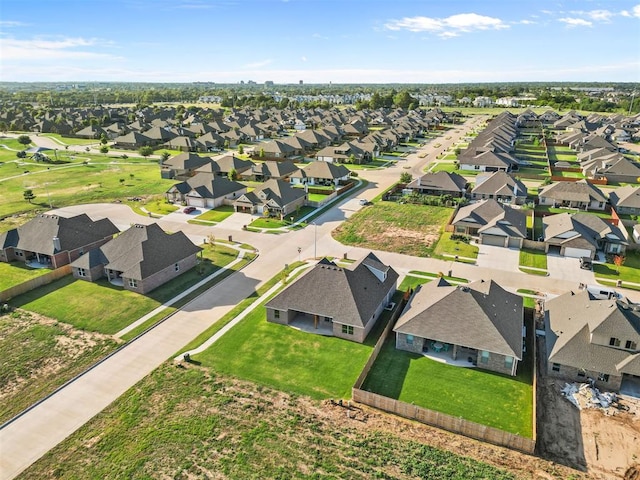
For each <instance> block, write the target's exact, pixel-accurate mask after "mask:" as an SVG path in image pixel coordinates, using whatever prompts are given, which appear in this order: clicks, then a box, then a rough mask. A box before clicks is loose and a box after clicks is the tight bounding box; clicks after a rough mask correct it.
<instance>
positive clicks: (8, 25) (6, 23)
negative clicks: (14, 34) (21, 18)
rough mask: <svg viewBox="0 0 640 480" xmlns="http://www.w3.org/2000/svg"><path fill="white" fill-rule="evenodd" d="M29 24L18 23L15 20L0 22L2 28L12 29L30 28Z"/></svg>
mask: <svg viewBox="0 0 640 480" xmlns="http://www.w3.org/2000/svg"><path fill="white" fill-rule="evenodd" d="M28 26H29V24H28V23H24V22H16V21H14V20H0V27H6V28H12V27H28Z"/></svg>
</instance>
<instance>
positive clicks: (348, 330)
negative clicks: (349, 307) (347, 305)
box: [342, 325, 353, 335]
mask: <svg viewBox="0 0 640 480" xmlns="http://www.w3.org/2000/svg"><path fill="white" fill-rule="evenodd" d="M342 333H344V334H345V335H353V325H342Z"/></svg>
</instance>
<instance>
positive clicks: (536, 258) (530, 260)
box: [520, 248, 547, 270]
mask: <svg viewBox="0 0 640 480" xmlns="http://www.w3.org/2000/svg"><path fill="white" fill-rule="evenodd" d="M520 266H522V267H533V268H540V269H543V270H546V269H547V255H546V253H545V252H543V251H541V250H530V249H528V248H523V249H521V250H520Z"/></svg>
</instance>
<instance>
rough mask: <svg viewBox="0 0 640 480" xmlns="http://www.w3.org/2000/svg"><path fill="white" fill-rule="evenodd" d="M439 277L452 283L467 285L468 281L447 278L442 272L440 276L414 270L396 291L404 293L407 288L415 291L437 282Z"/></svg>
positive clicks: (458, 278)
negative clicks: (421, 286)
mask: <svg viewBox="0 0 640 480" xmlns="http://www.w3.org/2000/svg"><path fill="white" fill-rule="evenodd" d="M412 274H415V275H412ZM417 275H419V276H417ZM440 276H442V278H444V279H445V280H447V281H451V280H453V281H454V282H461V283H469V280H467V279H466V278H460V277H449V276H448V275H445V274H444V272H443V273H442V275H440V274H439V273H429V272H417V271H415V270H412V271H410V272H409V273H408V274H407V275H406V276H405V277H404V278H403V279H402V282H401V283H400V285H399V286H398V290H400V291H401V292H406V291H407V290H408V289H409V288H411V289H415V288H416V287H417V286H418V285H422V284H424V283H429V282H432V281H433V280H437V279H438V278H440ZM425 277H427V278H425Z"/></svg>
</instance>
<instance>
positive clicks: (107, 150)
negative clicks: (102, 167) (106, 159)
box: [100, 145, 109, 155]
mask: <svg viewBox="0 0 640 480" xmlns="http://www.w3.org/2000/svg"><path fill="white" fill-rule="evenodd" d="M108 152H109V147H107V146H106V145H102V146H101V147H100V153H102V154H104V155H106V154H107V153H108Z"/></svg>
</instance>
